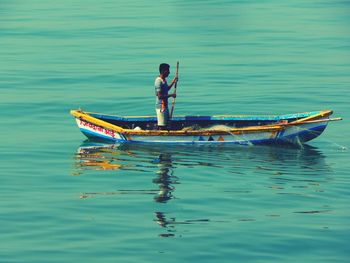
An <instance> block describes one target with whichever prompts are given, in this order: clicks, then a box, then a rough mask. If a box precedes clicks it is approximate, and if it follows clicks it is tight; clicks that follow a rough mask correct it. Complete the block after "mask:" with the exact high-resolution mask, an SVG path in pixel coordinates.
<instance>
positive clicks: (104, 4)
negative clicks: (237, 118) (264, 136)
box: [0, 0, 350, 263]
mask: <svg viewBox="0 0 350 263" xmlns="http://www.w3.org/2000/svg"><path fill="white" fill-rule="evenodd" d="M349 14H350V2H349V1H345V0H342V1H340V0H333V1H330V0H315V1H302V0H295V1H276V0H268V1H248V0H243V1H232V0H231V1H229V0H221V1H219V0H216V1H214V0H213V1H209V0H208V1H197V0H186V1H184V0H176V1H175V0H168V1H139V0H138V1H124V0H119V1H108V0H101V1H92V0H84V1H83V0H73V1H68V0H63V1H44V0H33V1H24V0H22V1H20V0H18V1H16V0H14V1H9V0H8V1H6V0H1V1H0V111H1V128H0V138H1V139H0V140H1V143H0V158H1V159H0V168H1V169H0V174H1V177H0V180H1V184H0V193H1V198H0V233H1V235H0V262H26V263H28V262H35V263H38V262H153V261H165V262H189V261H192V260H193V261H196V262H281V261H284V262H349V260H350V251H349V242H350V224H349V223H350V205H349V204H350V202H349V194H350V174H349V168H350V165H349V150H348V149H349V146H350V139H349V130H350V129H349V122H348V120H349V118H350V109H349V102H348V100H349V95H350V94H349V88H350V87H349V86H350V16H349ZM176 61H180V71H179V78H180V81H179V84H178V98H177V100H176V107H175V114H209V115H211V114H285V113H294V112H305V111H314V110H322V109H333V110H334V111H335V113H336V116H341V117H343V118H344V120H343V121H341V122H335V123H331V124H330V125H329V126H328V128H327V130H326V131H325V133H324V134H323V135H322V136H321V137H319V138H318V139H316V140H315V141H312V142H310V145H311V146H312V147H304V148H300V149H285V148H283V147H266V146H255V147H143V146H142V147H141V146H131V147H125V146H115V147H114V148H105V149H101V150H96V151H95V152H87V150H82V149H81V148H80V147H81V146H84V145H85V146H86V145H89V144H86V143H85V144H84V140H85V138H84V137H83V136H82V134H81V133H80V132H79V131H78V129H77V128H76V126H75V123H74V121H73V118H71V116H69V114H68V112H69V110H70V109H75V108H79V107H80V108H82V109H84V110H87V111H95V112H103V113H114V114H119V115H153V114H154V100H155V99H154V89H153V81H154V77H155V76H156V75H157V67H158V64H159V63H161V62H168V63H170V64H171V65H172V69H173V72H172V74H173V73H174V71H175V70H174V66H175V63H176ZM82 144H84V145H82Z"/></svg>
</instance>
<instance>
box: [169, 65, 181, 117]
mask: <svg viewBox="0 0 350 263" xmlns="http://www.w3.org/2000/svg"><path fill="white" fill-rule="evenodd" d="M175 76H176V78H177V77H178V76H179V61H178V62H177V63H176V74H175ZM176 87H177V80H176V82H175V87H174V94H176ZM174 107H175V98H174V99H173V102H172V103H171V111H170V119H171V118H172V117H173V112H174Z"/></svg>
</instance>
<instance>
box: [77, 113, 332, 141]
mask: <svg viewBox="0 0 350 263" xmlns="http://www.w3.org/2000/svg"><path fill="white" fill-rule="evenodd" d="M76 122H77V125H78V127H79V129H80V130H81V132H82V133H83V134H84V135H85V136H86V137H88V138H89V139H90V140H93V141H104V142H111V143H116V142H121V143H152V144H240V145H250V144H266V143H292V144H303V143H305V142H307V141H310V140H312V139H314V138H316V137H318V136H319V135H320V134H321V133H322V132H323V131H324V130H325V128H326V127H327V123H328V122H315V123H313V122H311V123H304V124H303V123H301V124H299V125H290V126H287V127H283V126H281V127H280V128H271V129H263V130H259V129H257V130H253V131H251V130H247V131H245V130H242V131H238V132H231V131H221V132H220V133H218V132H206V133H205V132H203V133H196V134H191V133H189V134H181V135H176V134H174V133H171V132H168V133H166V132H165V133H164V132H163V133H159V134H155V135H152V134H126V133H123V132H118V131H116V130H115V129H112V128H109V127H104V126H102V125H97V124H96V123H92V122H89V121H87V120H83V119H81V118H76Z"/></svg>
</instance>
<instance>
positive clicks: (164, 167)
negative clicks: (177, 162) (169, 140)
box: [153, 153, 177, 203]
mask: <svg viewBox="0 0 350 263" xmlns="http://www.w3.org/2000/svg"><path fill="white" fill-rule="evenodd" d="M156 162H157V163H158V167H159V171H157V177H156V178H155V179H153V183H155V184H158V185H159V193H158V196H156V197H155V198H154V200H155V201H156V202H160V203H165V202H167V201H168V200H170V199H172V198H173V195H172V191H173V190H174V189H175V188H174V187H173V186H172V184H176V183H177V178H176V177H175V176H173V175H172V172H173V171H172V167H173V165H172V161H171V155H170V154H168V153H162V154H160V155H159V158H158V159H157V160H156Z"/></svg>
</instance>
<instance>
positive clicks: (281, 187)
mask: <svg viewBox="0 0 350 263" xmlns="http://www.w3.org/2000/svg"><path fill="white" fill-rule="evenodd" d="M324 159H325V158H324V156H323V154H322V153H321V152H320V151H319V150H318V149H317V148H314V147H309V146H305V147H303V148H298V147H292V146H290V147H287V146H286V147H284V148H281V147H274V146H257V147H246V146H238V147H226V146H219V147H217V146H215V147H212V146H209V145H202V146H179V145H171V146H170V145H169V146H167V147H164V146H160V145H144V144H100V143H91V142H88V141H87V142H86V143H84V144H83V145H81V146H80V147H79V148H78V150H77V153H76V154H75V162H76V163H77V165H76V166H75V170H76V171H75V173H76V174H79V175H84V173H86V174H87V175H88V176H90V178H89V177H87V178H89V179H91V176H92V177H93V176H96V177H99V176H101V175H103V174H107V175H108V176H104V177H103V178H102V180H106V181H104V183H105V186H104V185H103V183H101V181H100V180H99V178H98V179H97V180H96V182H100V183H101V184H100V185H99V186H98V188H99V189H101V186H102V189H103V190H104V189H105V191H104V192H103V190H102V191H95V192H88V193H87V192H83V193H81V198H84V199H85V198H93V197H100V198H120V200H121V201H123V199H129V198H130V199H131V200H135V199H136V200H137V202H138V203H139V202H140V200H143V201H144V199H147V200H149V202H155V203H156V204H153V205H151V207H154V209H153V210H152V213H150V214H152V215H153V216H152V218H151V219H149V220H152V221H154V222H155V223H156V224H158V225H159V226H160V230H159V231H160V233H159V236H160V237H173V236H175V235H179V233H180V234H181V231H182V229H184V228H189V227H190V225H191V224H215V223H218V222H223V221H221V220H222V219H223V218H220V217H217V218H215V217H214V218H213V217H210V216H208V215H207V214H206V213H203V214H201V215H200V216H198V217H197V216H196V215H188V214H181V213H178V212H177V210H176V208H175V209H174V207H176V206H177V205H176V204H178V203H177V202H178V200H180V202H181V201H183V200H185V201H186V198H188V197H190V198H194V199H195V200H197V201H198V203H201V201H202V200H204V201H205V202H204V203H206V198H207V197H208V195H207V194H206V193H204V192H205V191H203V189H212V188H213V192H212V193H211V194H215V195H217V194H222V195H223V196H224V197H226V198H229V199H230V200H231V198H235V199H234V200H237V199H236V198H238V199H239V198H241V197H242V195H243V196H244V198H246V197H247V194H248V195H250V194H251V191H254V187H255V186H254V185H251V184H255V183H256V184H257V185H258V186H259V187H258V188H255V189H258V191H259V194H261V191H265V192H263V193H264V194H266V193H269V192H273V195H274V198H276V197H277V196H276V195H275V194H284V196H286V195H288V194H289V195H291V194H309V193H310V190H312V188H320V187H319V186H318V185H321V183H322V181H323V180H324V178H326V176H325V175H326V174H327V173H326V171H327V169H328V166H327V165H326V164H325V162H324ZM106 163H107V165H106ZM106 167H109V168H111V169H110V170H108V169H107V168H106ZM115 167H118V169H115ZM193 168H195V169H193ZM206 171H209V173H207V174H204V175H201V174H200V173H204V172H206ZM276 171H277V172H281V173H276ZM290 171H293V172H292V173H289V172H290ZM308 173H310V174H308ZM113 174H119V175H123V176H109V175H113ZM222 174H223V175H222ZM299 174H301V175H299ZM318 174H320V176H315V175H318ZM150 175H151V177H150ZM208 175H210V176H208ZM261 175H262V176H261ZM265 175H266V176H265ZM218 178H219V180H221V182H218V185H219V187H218V185H215V183H213V182H215V181H216V180H218ZM81 179H83V178H81ZM202 179H203V180H204V181H202ZM205 180H208V181H205ZM223 180H227V181H223ZM150 182H151V183H150ZM208 182H212V183H209V184H208ZM260 183H261V185H260ZM197 184H198V188H192V187H193V186H194V185H197ZM203 184H206V186H203ZM111 185H113V188H112V190H111V188H110V186H111ZM115 185H118V186H117V187H116V186H115ZM260 186H261V187H260ZM114 187H116V189H115V188H114ZM294 187H298V188H294ZM215 188H217V189H215ZM186 189H187V190H189V191H186ZM262 189H263V190H262ZM291 189H292V190H291ZM192 190H193V192H191V191H192ZM295 190H296V191H295ZM196 191H197V192H196ZM189 192H191V193H189ZM128 197H129V198H128ZM202 198H203V199H202ZM277 198H279V197H277ZM209 199H210V197H209ZM213 199H215V198H213ZM147 200H146V202H147ZM232 200H233V199H232ZM169 203H173V205H171V206H169V205H165V204H169ZM208 203H210V201H209V202H208ZM210 204H211V205H213V204H214V205H215V203H213V202H212V203H210ZM123 205H125V204H123ZM204 206H205V205H204ZM201 208H202V209H204V210H205V208H203V207H201ZM313 210H315V211H316V210H317V209H313ZM298 211H304V210H298ZM147 212H149V211H147ZM267 216H271V217H277V216H279V214H278V213H276V212H270V214H268V215H267ZM223 220H225V219H223ZM237 220H240V221H254V220H255V218H254V216H253V215H250V214H248V216H241V215H237Z"/></svg>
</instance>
